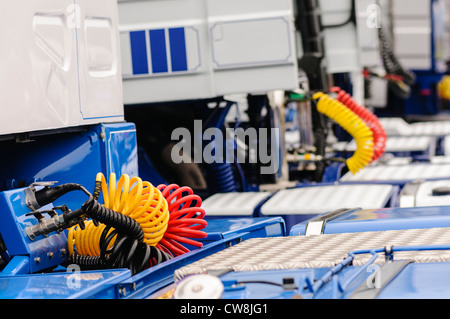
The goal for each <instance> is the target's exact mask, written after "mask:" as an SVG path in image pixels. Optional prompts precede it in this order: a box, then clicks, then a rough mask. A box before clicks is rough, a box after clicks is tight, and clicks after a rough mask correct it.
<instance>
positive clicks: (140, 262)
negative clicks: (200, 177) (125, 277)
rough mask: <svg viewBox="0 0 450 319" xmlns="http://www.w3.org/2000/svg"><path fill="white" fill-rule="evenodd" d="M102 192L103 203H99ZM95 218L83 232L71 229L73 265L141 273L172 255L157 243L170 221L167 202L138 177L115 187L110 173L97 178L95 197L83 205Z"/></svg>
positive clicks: (78, 227) (114, 178)
mask: <svg viewBox="0 0 450 319" xmlns="http://www.w3.org/2000/svg"><path fill="white" fill-rule="evenodd" d="M101 193H102V194H103V200H104V205H101V204H100V203H99V202H98V201H97V200H98V198H99V196H100V194H101ZM82 209H83V210H84V211H85V212H86V215H87V216H89V217H91V218H92V220H89V221H87V222H86V223H85V228H84V229H81V227H80V225H76V226H74V227H72V228H70V229H69V234H68V249H69V254H70V261H71V262H72V263H75V264H78V265H79V266H80V267H82V268H83V269H99V268H100V269H102V268H130V269H131V270H132V273H138V272H140V271H142V270H144V269H146V268H148V267H150V266H152V265H154V264H158V263H161V262H163V261H166V260H168V259H171V258H172V256H171V255H170V254H168V253H166V252H163V251H162V250H160V249H158V248H157V247H156V245H157V244H158V243H159V242H160V241H161V239H162V238H163V237H164V234H165V231H166V230H167V227H168V222H169V211H168V204H167V201H166V200H165V198H164V197H163V196H162V194H161V192H160V191H159V190H158V189H157V188H155V187H153V185H151V184H150V183H149V182H143V181H142V180H141V179H140V178H138V177H135V178H132V179H130V178H129V177H128V175H123V176H122V177H121V178H120V180H119V182H118V184H117V187H116V177H115V174H111V176H110V180H109V187H108V186H107V183H106V180H105V177H104V176H103V174H101V173H99V174H98V175H97V180H96V187H95V191H94V196H92V198H90V199H89V200H88V201H87V202H86V203H85V204H84V205H83V207H82Z"/></svg>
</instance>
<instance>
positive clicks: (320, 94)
mask: <svg viewBox="0 0 450 319" xmlns="http://www.w3.org/2000/svg"><path fill="white" fill-rule="evenodd" d="M324 95H325V93H323V92H317V93H315V94H314V95H313V99H314V100H319V99H320V98H321V97H322V96H324Z"/></svg>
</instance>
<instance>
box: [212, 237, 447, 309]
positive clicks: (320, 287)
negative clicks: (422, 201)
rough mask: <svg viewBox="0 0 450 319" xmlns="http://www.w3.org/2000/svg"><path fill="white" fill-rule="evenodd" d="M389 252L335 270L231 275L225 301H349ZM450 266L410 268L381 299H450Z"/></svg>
mask: <svg viewBox="0 0 450 319" xmlns="http://www.w3.org/2000/svg"><path fill="white" fill-rule="evenodd" d="M449 248H450V246H448V245H440V246H416V247H394V248H393V254H395V253H396V252H402V251H425V250H448V249H449ZM384 251H385V248H374V249H368V250H359V251H353V252H349V254H348V257H347V258H345V259H344V260H343V261H342V263H340V264H338V265H336V266H334V267H331V268H305V269H293V270H270V271H255V272H229V273H227V274H224V275H222V276H221V277H220V279H221V280H222V282H223V284H224V287H225V291H224V294H223V298H224V299H251V300H258V299H292V298H293V297H294V296H297V297H298V296H300V297H301V298H303V299H349V298H350V297H351V296H352V294H353V292H354V291H355V290H356V289H357V287H359V286H360V285H361V284H364V283H365V282H367V279H368V278H369V276H370V275H371V271H370V266H371V265H373V263H374V262H375V260H376V259H377V257H378V255H379V254H382V253H384ZM360 254H371V255H372V257H371V258H370V259H369V261H368V262H367V263H366V264H365V265H363V266H353V265H352V260H353V259H354V258H355V256H356V255H360ZM449 272H450V267H449V263H427V264H414V263H411V264H409V265H407V266H406V267H405V268H404V269H402V270H401V271H400V273H399V274H398V275H397V276H396V277H395V278H393V279H392V280H391V281H390V282H388V283H387V284H386V285H385V286H384V287H382V288H381V289H379V290H378V295H377V296H376V298H377V299H399V298H401V299H417V298H419V299H427V298H428V299H429V298H431V299H443V298H444V299H446V298H448V296H449V295H450V288H449V287H450V281H449V279H448V278H450V276H449ZM288 278H292V279H293V280H294V284H295V287H293V288H292V289H284V288H283V286H282V284H283V279H288Z"/></svg>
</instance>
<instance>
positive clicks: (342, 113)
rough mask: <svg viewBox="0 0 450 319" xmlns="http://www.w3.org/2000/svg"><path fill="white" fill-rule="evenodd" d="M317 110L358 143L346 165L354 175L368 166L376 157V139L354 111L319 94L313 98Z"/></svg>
mask: <svg viewBox="0 0 450 319" xmlns="http://www.w3.org/2000/svg"><path fill="white" fill-rule="evenodd" d="M313 99H314V100H318V102H317V110H318V111H319V112H320V113H322V114H324V115H326V116H327V117H329V118H331V119H332V120H334V121H335V122H336V123H337V124H339V125H340V126H341V127H342V128H343V129H344V130H346V131H347V132H348V133H349V134H350V135H351V136H352V137H353V138H354V140H355V142H356V151H355V153H354V154H353V156H352V157H351V158H349V159H347V161H346V164H347V167H348V169H349V170H350V172H352V174H356V173H358V172H359V171H360V170H361V169H363V168H364V167H366V166H368V165H369V164H370V163H371V162H372V159H373V156H374V138H373V133H372V131H371V129H370V128H369V127H368V126H367V124H366V123H365V122H364V121H363V120H362V119H360V118H359V117H358V116H357V115H356V114H355V113H354V112H353V111H352V110H350V109H349V108H348V107H346V106H345V105H344V104H342V103H341V102H339V101H337V100H334V99H333V98H331V97H330V96H328V95H327V94H324V93H322V92H318V93H316V94H314V96H313Z"/></svg>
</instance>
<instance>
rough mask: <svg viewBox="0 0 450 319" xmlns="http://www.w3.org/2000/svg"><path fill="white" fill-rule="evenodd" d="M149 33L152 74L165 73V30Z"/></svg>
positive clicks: (166, 70) (166, 68) (166, 65)
mask: <svg viewBox="0 0 450 319" xmlns="http://www.w3.org/2000/svg"><path fill="white" fill-rule="evenodd" d="M149 33H150V46H151V48H152V52H151V60H152V68H153V73H167V72H169V67H168V63H167V48H166V35H165V30H164V29H158V30H150V31H149Z"/></svg>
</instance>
